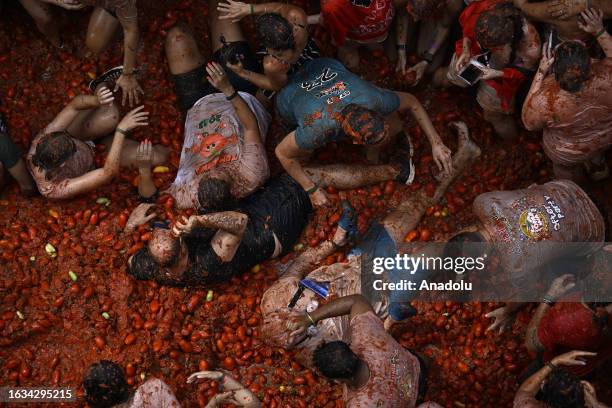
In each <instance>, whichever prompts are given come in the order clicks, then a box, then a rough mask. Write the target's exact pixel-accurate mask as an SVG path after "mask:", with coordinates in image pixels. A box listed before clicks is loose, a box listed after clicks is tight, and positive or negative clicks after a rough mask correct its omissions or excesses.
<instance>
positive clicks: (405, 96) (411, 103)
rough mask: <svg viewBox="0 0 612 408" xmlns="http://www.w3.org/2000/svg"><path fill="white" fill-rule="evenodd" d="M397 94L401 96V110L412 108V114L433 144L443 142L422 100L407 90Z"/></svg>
mask: <svg viewBox="0 0 612 408" xmlns="http://www.w3.org/2000/svg"><path fill="white" fill-rule="evenodd" d="M396 94H397V95H398V96H399V98H400V106H399V110H400V111H403V110H410V113H412V116H414V118H415V119H416V121H417V123H418V124H419V126H420V127H421V128H422V129H423V132H425V134H426V135H427V139H428V140H429V143H430V144H431V145H432V146H434V145H436V144H440V143H442V139H440V135H439V134H438V132H436V129H435V128H434V126H433V123H431V119H429V115H428V114H427V112H426V111H425V109H424V108H423V105H421V102H419V100H418V99H417V98H416V97H415V96H414V95H412V94H409V93H407V92H396ZM442 144H443V143H442Z"/></svg>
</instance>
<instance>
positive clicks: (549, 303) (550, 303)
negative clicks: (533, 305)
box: [542, 296, 555, 307]
mask: <svg viewBox="0 0 612 408" xmlns="http://www.w3.org/2000/svg"><path fill="white" fill-rule="evenodd" d="M542 302H543V303H544V304H547V305H548V306H550V307H553V306H554V305H555V301H554V300H552V299H551V298H549V297H547V296H544V299H542Z"/></svg>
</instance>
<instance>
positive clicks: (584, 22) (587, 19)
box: [578, 8, 604, 35]
mask: <svg viewBox="0 0 612 408" xmlns="http://www.w3.org/2000/svg"><path fill="white" fill-rule="evenodd" d="M578 27H579V28H580V29H581V30H582V31H585V32H587V33H589V34H592V35H597V34H599V33H601V32H602V31H603V30H604V26H603V11H601V10H599V9H595V8H590V9H588V10H584V11H583V12H582V13H580V18H579V19H578Z"/></svg>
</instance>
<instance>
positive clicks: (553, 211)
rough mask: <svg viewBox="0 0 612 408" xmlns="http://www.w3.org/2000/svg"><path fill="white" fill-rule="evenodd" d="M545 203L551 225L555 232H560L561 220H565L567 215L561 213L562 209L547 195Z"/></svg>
mask: <svg viewBox="0 0 612 408" xmlns="http://www.w3.org/2000/svg"><path fill="white" fill-rule="evenodd" d="M544 201H545V202H546V203H545V204H544V209H546V212H547V213H548V218H549V219H550V223H551V224H552V227H553V230H555V231H559V230H560V229H561V220H562V219H563V218H565V214H563V211H561V208H560V207H559V206H558V205H557V203H555V200H553V199H552V198H551V197H549V196H547V195H545V196H544Z"/></svg>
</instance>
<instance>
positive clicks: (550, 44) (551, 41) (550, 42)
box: [546, 30, 553, 55]
mask: <svg viewBox="0 0 612 408" xmlns="http://www.w3.org/2000/svg"><path fill="white" fill-rule="evenodd" d="M552 43H553V32H552V30H551V31H550V33H548V43H547V44H546V48H547V49H548V55H550V51H551V50H552Z"/></svg>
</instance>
